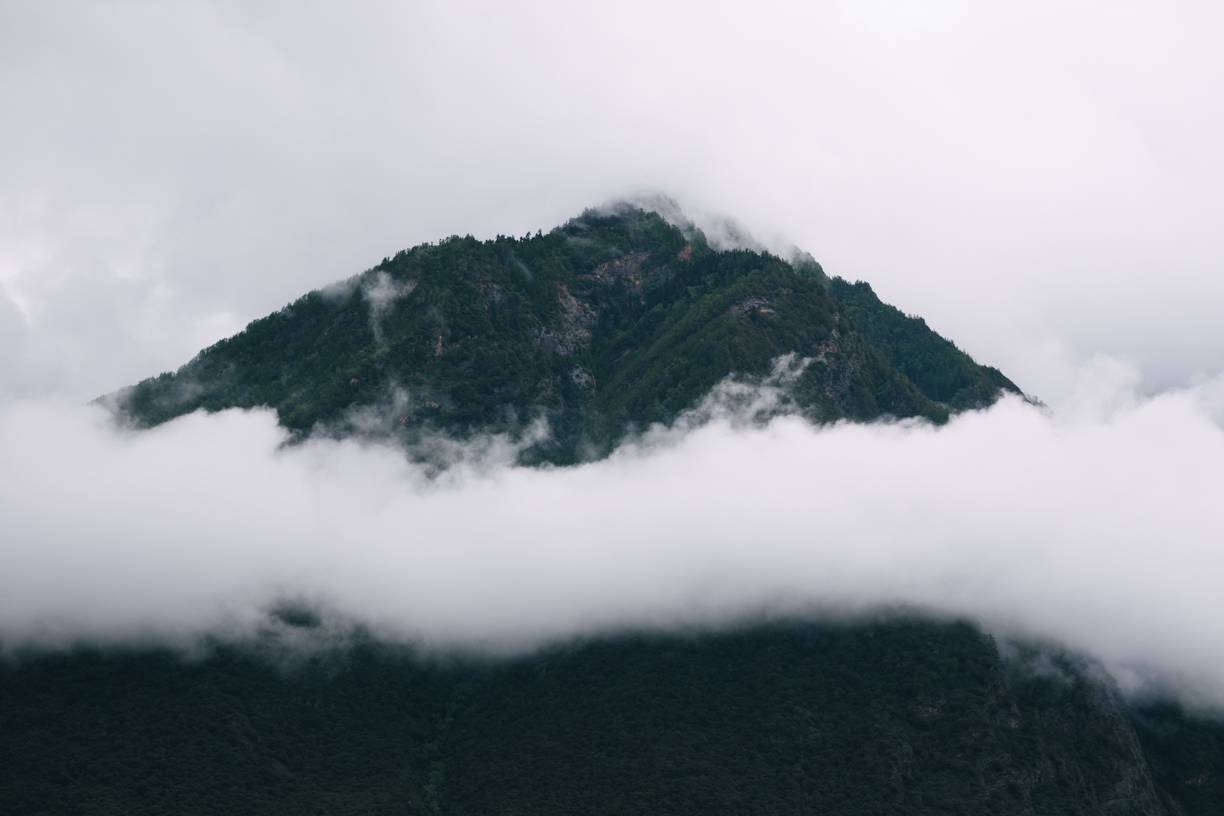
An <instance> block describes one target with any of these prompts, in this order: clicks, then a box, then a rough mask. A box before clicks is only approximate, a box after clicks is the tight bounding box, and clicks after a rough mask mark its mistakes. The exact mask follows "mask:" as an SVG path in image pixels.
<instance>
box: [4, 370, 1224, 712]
mask: <svg viewBox="0 0 1224 816" xmlns="http://www.w3.org/2000/svg"><path fill="white" fill-rule="evenodd" d="M1118 374H1119V369H1118V367H1117V365H1116V364H1115V363H1113V362H1111V361H1104V360H1103V361H1099V362H1098V364H1097V365H1096V366H1095V371H1091V372H1088V375H1087V377H1086V378H1085V380H1084V381H1082V383H1081V385H1082V388H1081V392H1080V394H1081V396H1080V404H1081V405H1082V410H1078V411H1073V412H1069V414H1068V415H1067V416H1065V417H1063V416H1062V415H1059V416H1053V415H1051V414H1049V413H1047V412H1043V411H1041V410H1038V409H1035V408H1032V407H1031V406H1028V405H1025V404H1023V403H1021V402H1019V401H1016V400H1008V401H1004V402H1002V403H1000V404H999V405H998V406H996V407H995V408H993V409H991V410H989V411H987V412H982V413H973V414H966V415H962V416H960V417H957V418H955V419H954V420H953V421H952V422H951V423H950V424H949V425H948V426H947V427H945V428H942V429H935V428H933V427H931V426H928V425H925V424H911V423H899V424H876V425H838V426H835V427H829V428H824V429H814V428H812V427H811V426H808V425H806V424H804V423H803V422H801V421H800V420H797V419H790V418H781V419H775V420H774V421H772V422H770V423H769V424H768V425H766V426H764V427H759V426H753V425H752V424H751V423H749V424H748V425H744V424H743V423H740V422H735V421H732V420H733V419H734V416H731V415H727V414H725V413H724V414H722V415H721V416H720V417H718V418H716V419H714V421H712V422H710V423H708V424H705V425H703V426H701V427H700V428H698V429H696V430H691V431H688V432H684V433H681V432H676V433H666V432H656V433H655V434H654V435H653V436H651V437H648V438H647V440H645V441H644V442H642V444H641V445H639V446H638V447H633V446H630V447H627V448H624V449H622V450H621V451H619V452H618V453H617V454H616V455H614V456H613V457H612V458H611V459H609V460H606V461H604V462H600V463H595V464H589V465H584V466H581V467H575V468H567V469H545V470H533V469H522V468H513V467H508V466H506V465H504V464H498V462H499V461H504V460H505V457H504V456H502V457H500V459H499V457H498V455H496V452H494V454H493V455H492V456H490V457H486V458H485V459H484V460H483V463H480V462H476V463H473V462H471V461H469V462H468V463H467V464H465V465H462V466H460V467H457V468H455V469H454V470H453V471H451V472H450V473H449V474H448V475H447V476H445V477H444V478H442V479H441V480H440V481H438V482H430V481H429V480H427V479H426V478H425V477H424V476H423V475H422V474H421V472H420V471H419V470H417V469H416V468H414V467H413V466H411V465H409V464H408V463H407V462H406V461H405V460H404V458H403V457H402V455H400V454H399V453H397V452H396V451H394V450H390V449H387V448H382V447H379V446H370V445H364V446H363V445H359V444H357V443H354V442H335V441H323V440H317V441H313V442H310V443H308V444H304V445H301V446H297V447H288V448H286V447H282V442H283V440H284V435H283V433H282V432H281V431H280V430H279V429H278V428H277V426H276V424H275V422H274V417H273V416H272V415H271V414H270V413H268V412H263V411H254V412H249V413H244V412H240V411H227V412H223V413H221V414H216V415H212V416H206V415H202V414H197V415H192V416H188V417H184V418H181V419H178V420H175V421H174V422H171V423H169V424H167V425H164V426H161V427H159V428H157V429H154V430H152V431H149V432H145V433H139V434H132V433H128V432H121V431H116V430H114V429H113V428H112V427H111V426H110V425H108V424H107V422H106V421H105V418H104V415H103V414H102V413H101V412H100V411H99V410H96V409H93V408H78V407H71V406H64V405H63V404H56V403H23V404H19V405H12V406H9V407H8V408H5V409H4V410H3V412H2V413H0V447H2V448H3V449H4V450H5V451H6V456H5V457H4V458H3V460H0V482H2V483H3V484H5V485H6V489H5V491H4V492H3V494H2V495H0V519H3V522H2V525H3V528H2V530H0V542H2V543H0V632H2V635H0V636H2V637H3V639H4V640H5V641H6V642H8V643H9V644H10V645H12V644H14V643H16V642H20V641H22V640H28V639H33V640H35V641H41V642H63V641H64V640H70V639H72V638H75V637H87V638H101V639H130V638H133V637H140V636H149V637H160V638H182V637H185V636H189V635H190V634H191V633H199V632H201V631H205V630H207V629H209V628H215V627H225V626H234V625H238V626H243V625H250V624H251V622H252V621H255V620H256V619H258V617H259V615H260V614H262V610H265V609H266V608H267V607H268V605H269V604H271V603H273V602H274V601H275V600H276V599H277V598H283V597H289V598H295V597H305V598H310V599H315V600H318V601H321V602H324V603H325V604H327V605H328V606H329V607H330V608H332V609H333V610H335V612H336V613H337V614H341V615H345V616H350V617H352V618H355V619H357V620H360V621H363V622H366V623H368V624H370V625H372V626H374V627H375V628H376V629H377V630H379V631H382V632H383V633H385V634H386V635H388V636H392V637H398V638H407V639H410V640H416V641H423V642H426V643H433V644H439V645H468V646H471V645H478V646H480V645H483V646H484V647H488V648H500V649H505V648H516V647H522V646H528V645H531V644H534V643H539V642H541V641H542V640H547V639H549V638H555V637H566V636H570V635H573V634H577V633H591V632H599V631H606V630H608V629H614V628H618V627H626V626H627V627H654V626H663V627H674V626H687V625H717V624H720V623H732V622H734V621H736V620H743V619H745V618H749V617H752V616H756V615H759V614H762V613H766V614H815V613H826V614H827V613H844V612H846V611H853V610H862V609H871V608H874V607H876V606H879V605H890V604H901V605H914V606H918V607H921V608H924V609H927V610H931V611H933V612H938V613H944V614H952V615H965V616H969V617H972V618H974V619H976V620H979V621H981V622H982V623H983V624H984V625H986V626H988V627H989V628H991V629H992V630H993V631H995V632H997V633H1000V634H1020V635H1024V636H1029V637H1047V638H1054V639H1056V640H1059V641H1061V642H1063V643H1065V644H1067V645H1068V646H1070V647H1072V648H1076V649H1082V650H1085V651H1087V652H1089V653H1091V654H1093V655H1095V656H1097V657H1099V658H1101V659H1103V660H1104V661H1106V662H1107V664H1109V665H1111V666H1113V667H1114V668H1115V669H1116V670H1118V671H1122V670H1125V671H1127V672H1137V673H1138V674H1139V675H1140V676H1143V677H1146V678H1149V679H1150V680H1158V681H1160V682H1163V683H1166V684H1173V685H1176V686H1177V687H1179V688H1181V689H1182V691H1183V692H1184V693H1186V694H1187V695H1188V696H1189V697H1191V698H1193V699H1196V700H1199V701H1201V700H1207V701H1210V702H1213V703H1215V704H1217V705H1224V656H1221V653H1220V650H1219V649H1218V648H1217V647H1218V644H1219V643H1220V642H1221V640H1224V602H1222V601H1221V596H1220V593H1219V591H1218V590H1219V577H1220V575H1221V570H1222V569H1224V553H1222V552H1221V550H1220V547H1219V537H1218V534H1217V531H1218V530H1219V529H1220V520H1221V519H1220V509H1219V501H1218V498H1219V496H1220V495H1222V492H1224V430H1222V429H1221V427H1220V426H1219V425H1217V424H1216V423H1215V422H1214V421H1213V420H1212V418H1211V415H1210V413H1209V411H1208V408H1207V407H1206V406H1205V405H1204V402H1203V394H1202V393H1201V390H1200V391H1180V392H1175V393H1166V394H1163V395H1160V396H1158V397H1155V398H1143V397H1139V396H1136V395H1135V394H1134V393H1133V391H1129V390H1128V389H1126V388H1125V386H1124V385H1123V386H1119V376H1118ZM1123 374H1124V375H1125V372H1123ZM1122 380H1123V381H1124V380H1125V376H1123V377H1122ZM741 396H742V395H741ZM243 622H245V624H244V623H243ZM1128 676H1130V675H1128Z"/></svg>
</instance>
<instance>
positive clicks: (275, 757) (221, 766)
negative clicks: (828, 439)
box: [0, 619, 1224, 816]
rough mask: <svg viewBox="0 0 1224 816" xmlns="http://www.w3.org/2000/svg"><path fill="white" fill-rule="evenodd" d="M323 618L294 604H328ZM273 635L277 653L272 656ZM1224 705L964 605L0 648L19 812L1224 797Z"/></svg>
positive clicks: (4, 755) (831, 805) (1013, 803)
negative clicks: (1053, 647) (579, 637)
mask: <svg viewBox="0 0 1224 816" xmlns="http://www.w3.org/2000/svg"><path fill="white" fill-rule="evenodd" d="M316 625H317V622H314V621H310V620H305V619H304V620H300V621H295V622H294V624H293V626H295V627H303V626H304V627H307V628H309V627H311V626H316ZM278 654H279V655H280V661H279V662H277V661H275V660H272V659H270V658H269V655H278ZM1222 771H1224V726H1222V725H1221V724H1220V723H1216V722H1211V721H1204V720H1193V719H1191V718H1189V717H1187V716H1186V715H1185V714H1184V713H1182V712H1181V711H1180V710H1178V709H1177V708H1176V707H1173V706H1169V705H1152V706H1144V707H1138V708H1128V707H1127V706H1126V705H1125V704H1124V703H1123V702H1122V701H1121V699H1120V697H1119V696H1118V694H1117V692H1116V691H1115V690H1114V689H1113V688H1112V687H1111V686H1110V685H1109V683H1108V682H1107V681H1104V680H1102V679H1101V676H1100V675H1099V674H1098V673H1096V672H1094V671H1093V670H1092V667H1091V666H1089V665H1088V664H1085V663H1082V662H1080V661H1077V660H1076V659H1074V658H1071V657H1068V656H1065V655H1059V654H1052V653H1049V652H1044V651H1038V650H1032V651H1029V652H1023V651H1021V652H1018V653H1016V655H1015V656H1014V657H1012V658H1010V659H1009V660H1008V661H1003V660H1002V659H1001V658H1000V655H999V652H998V650H997V649H996V647H995V644H994V642H993V641H992V640H991V639H989V638H987V637H985V636H983V635H982V634H981V633H980V632H979V631H978V630H976V629H974V628H973V627H970V626H967V625H962V624H935V623H925V622H920V621H905V620H893V621H880V622H877V623H874V624H859V625H853V626H840V625H816V624H789V625H787V624H778V625H772V626H769V627H764V628H758V629H752V630H743V631H738V632H730V633H723V634H705V635H701V636H693V637H682V636H621V637H609V638H602V639H596V640H586V641H579V642H574V643H571V644H568V645H566V646H562V647H557V648H553V649H550V650H546V651H544V652H541V653H537V654H534V655H530V656H526V657H522V658H519V659H515V660H508V661H494V662H470V661H468V662H465V661H461V660H450V661H446V660H442V661H439V660H436V659H435V660H423V659H420V658H417V657H414V656H413V655H412V654H410V653H409V652H407V651H405V650H403V649H400V648H396V647H390V646H386V645H380V644H378V643H375V642H372V641H369V640H365V639H363V638H361V637H360V636H358V637H357V638H355V640H354V639H350V640H348V641H347V642H346V644H345V645H343V646H342V647H337V648H335V649H330V650H327V649H325V650H323V651H319V652H315V653H313V656H311V655H309V654H308V655H306V656H299V657H297V658H293V659H289V660H285V654H284V653H283V652H278V651H277V650H275V649H272V650H268V649H267V648H261V647H259V646H258V645H254V646H253V645H249V644H248V645H247V646H245V647H237V646H232V645H231V646H224V645H218V644H214V645H213V646H211V647H209V648H207V649H206V650H205V652H204V654H202V655H197V656H196V657H195V658H193V659H191V660H183V659H180V658H178V657H175V656H174V655H172V654H169V653H166V652H158V651H113V652H106V651H91V650H82V651H78V652H75V653H71V654H64V653H60V654H54V655H41V656H40V655H34V654H27V655H23V656H21V657H20V659H18V660H16V661H15V662H13V661H10V662H2V663H0V801H3V802H4V803H5V806H4V812H5V813H11V814H14V816H17V815H18V814H39V813H56V814H65V813H96V814H109V813H144V814H161V813H166V814H169V813H173V814H182V815H183V816H190V814H204V813H216V814H221V813H225V814H246V813H251V814H255V813H259V814H280V813H283V814H298V813H333V814H350V813H351V814H365V813H398V814H493V813H497V814H517V813H533V814H579V813H581V814H621V813H642V814H646V813H669V814H686V813H694V814H703V815H706V816H708V815H709V814H723V813H726V814H732V813H735V814H739V813H745V812H750V813H758V814H798V813H824V814H846V816H849V815H850V814H855V815H856V816H857V814H864V813H873V814H874V813H878V814H947V813H965V814H977V813H991V814H1059V816H1067V815H1069V814H1070V815H1074V814H1084V816H1088V814H1093V815H1095V814H1169V816H1173V815H1174V814H1178V815H1179V816H1208V814H1218V813H1220V812H1224V773H1222Z"/></svg>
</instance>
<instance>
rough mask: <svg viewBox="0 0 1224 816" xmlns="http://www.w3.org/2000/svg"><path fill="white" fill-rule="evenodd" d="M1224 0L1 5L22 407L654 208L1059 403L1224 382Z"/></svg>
mask: <svg viewBox="0 0 1224 816" xmlns="http://www.w3.org/2000/svg"><path fill="white" fill-rule="evenodd" d="M1222 35H1224V11H1221V9H1220V7H1219V6H1218V5H1217V4H1212V3H1178V2H1161V3H1127V2H1122V3H1117V2H1110V3H1103V2H1102V3H1098V4H1094V3H1065V2H1058V3H1040V2H1038V3H1025V4H1014V5H1013V7H1012V8H1010V9H1006V8H1001V7H999V6H998V5H995V4H978V3H956V2H951V3H938V2H936V3H922V4H915V3H909V2H854V3H823V4H820V3H815V4H814V3H795V4H789V5H788V4H760V3H754V4H752V5H751V6H750V7H749V6H744V5H743V4H737V5H730V4H717V3H700V4H676V3H672V4H668V3H655V2H651V3H631V2H630V3H626V2H617V3H614V4H613V3H608V4H584V5H583V6H582V7H581V9H580V10H578V9H576V8H575V7H574V6H573V5H572V4H560V3H558V4H548V3H523V4H502V3H489V4H462V3H445V4H434V5H431V4H426V3H414V4H389V3H366V4H362V3H345V4H334V5H326V4H319V3H307V4H303V3H283V4H277V3H262V4H250V3H225V2H213V3H207V2H200V3H143V2H131V3H98V2H88V3H85V2H80V3H73V2H63V3H57V2H38V3H14V2H7V3H4V4H3V5H0V109H3V110H4V111H5V124H4V127H3V128H0V152H2V155H4V156H5V157H6V158H5V160H4V162H3V163H2V164H0V343H2V345H0V375H2V376H0V381H2V382H3V385H0V393H3V394H5V395H8V396H18V395H27V396H28V395H45V394H58V395H66V396H70V397H72V398H76V399H84V398H88V397H91V396H94V395H96V394H98V393H102V392H105V391H109V390H112V389H114V388H116V387H119V386H121V385H124V384H127V383H130V382H132V381H134V380H136V379H139V378H141V377H143V376H147V375H149V374H152V373H157V372H159V371H161V370H165V369H170V368H174V367H177V366H178V365H180V364H181V363H183V362H185V361H186V360H187V359H189V358H190V357H191V356H192V355H193V354H194V353H195V352H196V351H197V350H199V349H200V348H201V347H202V346H204V345H207V344H208V343H210V342H213V341H215V340H216V339H219V338H220V337H222V336H225V335H227V334H229V333H231V332H233V331H235V330H236V329H238V328H240V327H241V326H243V325H245V323H246V322H248V321H249V320H251V319H253V318H255V317H258V316H261V315H263V314H266V313H268V312H270V311H272V310H273V309H276V308H279V307H280V306H282V305H284V304H285V303H286V302H288V301H290V300H292V299H294V298H295V297H297V296H298V295H300V294H302V293H303V292H304V291H306V290H308V289H310V288H313V287H317V286H320V285H323V284H325V283H327V282H329V281H332V280H335V279H338V278H342V277H346V276H348V275H350V274H353V273H354V272H357V271H360V270H362V269H365V268H368V267H369V266H371V265H373V264H374V263H376V262H377V261H378V260H380V259H381V258H382V257H383V256H385V255H389V254H393V253H394V252H395V251H397V250H399V249H401V248H404V247H406V246H409V245H412V244H414V243H418V242H422V241H429V240H437V239H438V238H440V237H444V236H446V235H450V234H452V233H472V234H474V235H476V236H478V237H491V236H493V235H495V234H497V233H499V232H501V233H508V234H519V235H521V234H523V233H526V232H528V231H534V230H536V229H538V228H543V229H548V228H550V227H551V226H554V225H556V224H557V223H560V222H561V221H563V220H564V219H566V218H568V217H570V216H572V215H574V214H576V213H577V212H579V211H580V210H581V209H582V208H583V207H585V206H591V205H596V204H599V203H601V202H603V201H605V200H607V199H609V198H613V197H617V196H623V195H631V194H636V193H639V192H642V191H662V192H665V193H668V194H671V195H672V196H674V197H675V198H676V199H678V200H679V202H680V203H681V204H682V205H683V206H684V207H685V208H686V210H688V211H690V212H691V213H692V214H694V215H695V216H697V217H700V216H702V215H703V214H704V215H710V214H724V215H729V216H731V217H734V218H737V219H739V220H740V221H742V222H743V223H744V224H746V225H747V227H748V228H749V229H751V230H752V231H753V233H754V234H755V235H756V236H757V237H758V238H760V239H761V240H763V241H765V242H766V243H768V244H772V245H777V246H782V245H784V244H786V243H787V242H790V243H794V244H797V245H799V246H800V247H802V248H804V249H807V250H809V251H810V252H812V254H813V255H815V256H816V257H817V259H818V260H820V261H821V262H822V263H824V265H825V266H826V268H827V269H828V270H829V271H830V272H831V273H833V274H840V275H842V276H844V277H848V278H850V279H856V278H861V279H864V280H867V281H870V282H871V283H872V284H873V285H874V286H875V287H876V288H877V290H878V291H879V292H880V294H881V295H882V296H883V297H884V298H885V299H886V300H888V301H891V302H893V303H895V304H896V305H898V306H900V307H901V308H902V309H904V310H905V311H907V312H912V313H918V314H921V315H923V316H924V317H926V318H927V319H928V321H929V322H930V323H931V324H932V325H933V326H934V327H935V328H937V329H938V330H940V331H942V332H943V333H945V334H947V335H948V336H950V337H951V338H953V339H954V340H955V341H956V342H957V343H959V344H960V345H961V346H962V347H964V348H966V349H967V350H969V351H970V352H971V353H972V354H974V355H975V356H976V357H977V358H979V359H980V360H982V361H984V362H987V363H991V364H994V365H997V366H999V367H1000V368H1002V369H1003V370H1004V371H1005V372H1006V373H1008V374H1009V375H1011V376H1012V377H1013V378H1014V379H1015V380H1016V381H1017V382H1019V383H1020V384H1021V385H1022V387H1024V388H1025V389H1026V390H1027V391H1029V392H1031V393H1036V394H1038V395H1039V396H1041V397H1043V398H1045V399H1046V400H1047V401H1048V402H1051V403H1052V404H1054V403H1057V402H1058V401H1059V400H1060V399H1062V398H1064V397H1065V396H1068V395H1069V394H1070V392H1071V390H1072V389H1073V382H1074V376H1075V375H1074V371H1075V369H1076V367H1077V366H1078V365H1080V364H1082V363H1083V362H1084V361H1086V360H1087V359H1089V358H1091V357H1092V356H1093V355H1095V354H1100V353H1104V354H1108V355H1115V356H1117V355H1121V356H1125V357H1127V358H1128V359H1130V360H1132V361H1134V362H1136V363H1137V364H1138V365H1139V367H1140V370H1141V375H1142V378H1143V384H1144V388H1145V389H1147V390H1152V389H1159V388H1163V387H1168V386H1171V385H1177V384H1184V383H1186V382H1188V381H1190V379H1191V378H1193V377H1194V376H1195V375H1196V374H1205V375H1213V374H1215V373H1218V372H1219V371H1221V370H1224V321H1221V320H1219V319H1218V317H1217V314H1216V313H1217V311H1218V305H1219V304H1220V303H1221V301H1222V297H1224V230H1221V229H1219V224H1220V223H1222V222H1224V157H1222V154H1221V148H1220V147H1219V146H1220V145H1221V144H1224V106H1221V105H1220V104H1219V100H1220V99H1222V98H1224V50H1221V49H1220V48H1219V47H1218V44H1219V42H1220V41H1221V36H1222Z"/></svg>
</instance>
